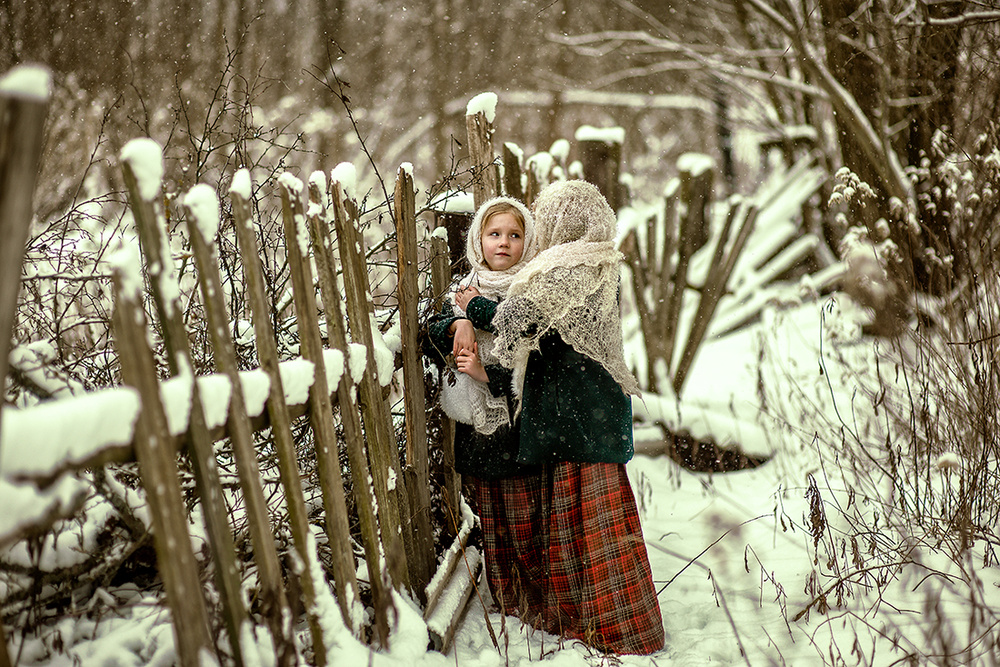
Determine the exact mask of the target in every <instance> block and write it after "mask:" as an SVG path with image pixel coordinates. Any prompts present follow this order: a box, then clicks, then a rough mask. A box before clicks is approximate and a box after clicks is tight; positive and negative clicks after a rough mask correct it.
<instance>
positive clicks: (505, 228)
mask: <svg viewBox="0 0 1000 667" xmlns="http://www.w3.org/2000/svg"><path fill="white" fill-rule="evenodd" d="M481 242H482V244H483V258H484V259H485V260H486V264H487V266H489V267H490V268H491V269H492V270H494V271H503V270H504V269H509V268H510V267H512V266H514V265H515V264H517V263H518V261H519V260H520V259H521V254H522V253H523V252H524V229H523V228H522V227H521V223H520V222H519V221H518V219H517V218H516V217H514V214H513V213H497V214H495V215H491V216H490V219H489V220H487V221H486V225H485V226H484V227H483V236H482V239H481Z"/></svg>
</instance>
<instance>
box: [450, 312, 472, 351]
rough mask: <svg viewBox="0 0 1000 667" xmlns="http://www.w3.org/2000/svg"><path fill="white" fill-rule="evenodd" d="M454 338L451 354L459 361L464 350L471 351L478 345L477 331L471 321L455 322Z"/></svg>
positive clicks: (453, 325) (452, 329) (452, 327)
mask: <svg viewBox="0 0 1000 667" xmlns="http://www.w3.org/2000/svg"><path fill="white" fill-rule="evenodd" d="M451 333H452V335H453V336H454V338H453V339H452V344H451V354H452V356H454V357H455V359H456V361H457V360H458V355H459V353H460V352H461V351H462V350H471V349H473V348H474V347H475V345H476V329H475V327H473V326H472V322H470V321H469V320H455V321H454V322H453V323H452V325H451Z"/></svg>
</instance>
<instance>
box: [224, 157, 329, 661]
mask: <svg viewBox="0 0 1000 667" xmlns="http://www.w3.org/2000/svg"><path fill="white" fill-rule="evenodd" d="M250 187H251V181H250V173H249V172H248V171H246V170H240V171H238V172H236V175H235V176H234V177H233V183H232V186H231V187H230V199H231V201H232V204H233V224H234V227H235V229H236V242H237V245H238V246H239V252H240V259H241V262H242V264H243V275H244V277H245V279H246V284H247V300H248V301H249V302H250V308H251V312H252V315H251V319H252V320H253V326H254V340H255V343H256V347H257V358H258V359H259V360H260V365H261V368H262V369H263V370H264V372H265V373H267V377H268V379H269V380H270V386H269V387H268V395H267V414H268V417H269V422H270V425H271V434H272V436H273V437H274V448H275V451H276V452H277V454H278V469H279V471H280V473H281V483H282V488H283V489H284V491H285V502H286V504H287V507H288V524H289V528H290V529H291V533H292V541H293V543H294V546H295V551H296V553H297V555H298V557H299V561H300V565H301V567H300V568H299V570H300V571H298V572H295V573H294V575H295V576H296V577H297V578H298V581H299V585H300V586H301V587H302V597H303V602H304V605H303V606H304V607H305V610H306V616H307V619H308V623H309V632H310V635H311V637H312V645H313V654H314V656H315V660H316V664H317V665H318V666H319V667H325V665H326V654H327V648H326V644H325V642H324V641H323V629H322V626H321V624H320V619H319V616H318V615H317V611H318V610H317V598H316V589H315V586H314V583H315V582H314V581H313V578H312V576H311V575H310V572H312V567H313V563H314V561H315V559H316V554H315V553H313V551H312V550H311V549H310V547H309V512H308V509H307V508H306V501H305V494H304V493H303V490H302V481H301V478H300V475H301V472H300V470H299V464H298V456H297V454H296V451H295V439H294V437H293V436H292V425H291V424H292V420H291V416H290V415H289V413H288V404H287V402H286V401H285V390H284V386H283V384H282V380H281V373H280V372H279V366H278V349H277V345H276V343H275V336H274V327H273V326H272V324H271V310H270V307H269V305H268V304H269V302H268V300H267V294H266V292H265V287H264V269H263V267H262V265H261V260H260V251H259V248H258V245H257V236H256V234H254V230H253V223H252V221H251V214H250Z"/></svg>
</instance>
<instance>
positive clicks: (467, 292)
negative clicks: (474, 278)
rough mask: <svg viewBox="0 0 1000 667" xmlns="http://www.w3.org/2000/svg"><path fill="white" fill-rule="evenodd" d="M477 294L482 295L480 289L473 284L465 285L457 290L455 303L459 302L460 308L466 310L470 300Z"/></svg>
mask: <svg viewBox="0 0 1000 667" xmlns="http://www.w3.org/2000/svg"><path fill="white" fill-rule="evenodd" d="M477 296H482V295H481V294H480V293H479V290H478V289H476V288H475V287H473V286H472V285H469V286H468V287H463V288H461V289H459V290H458V291H457V292H455V303H457V304H458V307H459V308H461V309H462V310H465V309H466V308H468V307H469V302H470V301H472V300H473V299H474V298H475V297H477Z"/></svg>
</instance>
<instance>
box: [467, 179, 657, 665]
mask: <svg viewBox="0 0 1000 667" xmlns="http://www.w3.org/2000/svg"><path fill="white" fill-rule="evenodd" d="M534 211H535V225H536V226H535V236H536V239H537V242H538V251H539V252H538V255H537V256H536V257H535V258H534V259H532V260H531V261H530V262H528V264H527V265H526V266H525V267H524V268H523V269H522V270H521V271H520V272H519V273H518V274H517V276H516V277H515V278H514V280H513V281H512V282H511V285H510V287H509V288H508V290H507V298H506V299H505V300H504V301H502V302H501V303H499V304H496V303H493V302H490V301H489V300H487V299H485V298H482V297H481V296H477V295H476V290H475V288H474V287H473V288H471V289H467V290H465V291H463V292H461V293H460V294H459V295H458V300H457V302H458V303H459V304H460V305H462V306H465V307H466V309H467V312H469V313H475V316H473V317H471V319H472V322H473V323H474V324H475V325H476V326H477V327H479V328H483V329H486V330H490V331H493V332H494V334H495V339H494V341H493V343H494V345H493V351H492V353H493V355H494V356H495V357H496V359H497V360H498V361H499V362H500V363H501V364H503V365H504V366H506V367H507V368H510V369H511V370H512V371H513V379H512V382H513V388H514V391H515V395H516V397H517V398H518V407H517V408H516V411H517V412H518V413H519V416H520V422H521V426H520V438H519V442H518V456H517V460H518V461H519V462H520V463H523V464H530V465H540V466H542V472H541V473H540V474H538V475H535V476H531V477H523V478H518V479H509V480H501V482H500V486H501V487H502V490H503V495H502V497H503V498H504V499H505V500H506V501H508V502H505V503H494V504H493V505H491V506H480V510H481V512H482V514H481V519H482V523H483V525H484V526H487V525H494V524H498V523H503V524H505V525H508V526H509V527H510V532H511V533H512V535H514V538H513V539H512V542H513V544H512V545H511V546H510V553H511V558H510V560H509V561H508V563H509V564H508V565H507V566H506V567H505V568H504V570H503V572H501V573H500V574H499V575H497V578H498V583H497V588H498V589H499V593H494V597H495V598H497V599H498V601H499V602H500V604H501V606H502V608H503V610H504V612H506V613H510V614H518V615H520V616H521V617H522V618H524V619H525V620H526V621H527V622H530V623H532V624H533V625H535V626H536V627H540V628H543V629H545V630H546V631H548V632H551V633H553V634H558V635H562V636H568V637H575V638H579V639H581V640H583V641H585V642H587V643H588V644H590V645H592V646H594V647H596V648H599V649H601V650H606V651H611V652H616V653H632V654H648V653H652V652H654V651H657V650H659V649H661V648H662V647H663V643H664V631H663V623H662V619H661V615H660V609H659V604H658V603H657V599H656V593H655V590H654V588H653V582H652V576H651V572H650V568H649V560H648V557H647V554H646V547H645V544H644V542H643V537H642V530H641V528H640V525H639V517H638V512H637V510H636V504H635V498H634V496H633V494H632V488H631V486H630V484H629V480H628V476H627V475H626V472H625V466H624V464H625V463H626V462H627V461H628V460H629V459H631V458H632V453H633V448H632V407H631V401H630V398H629V394H637V393H638V385H637V383H636V381H635V379H634V378H633V377H632V374H631V373H630V372H629V370H628V368H627V367H626V365H625V361H624V354H623V350H622V338H621V321H620V315H619V306H618V280H619V278H618V275H619V265H620V262H621V254H620V253H619V252H618V251H617V250H616V249H615V244H614V238H615V231H616V224H617V223H616V217H615V214H614V212H613V211H612V210H611V207H610V206H608V203H607V201H606V200H605V199H604V197H603V196H602V195H601V194H600V192H599V191H598V190H597V188H596V187H594V186H593V185H591V184H589V183H585V182H583V181H564V182H560V183H555V184H553V185H551V186H549V187H548V188H546V189H545V190H543V191H542V192H541V193H540V194H539V196H538V198H537V199H536V201H535V205H534Z"/></svg>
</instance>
